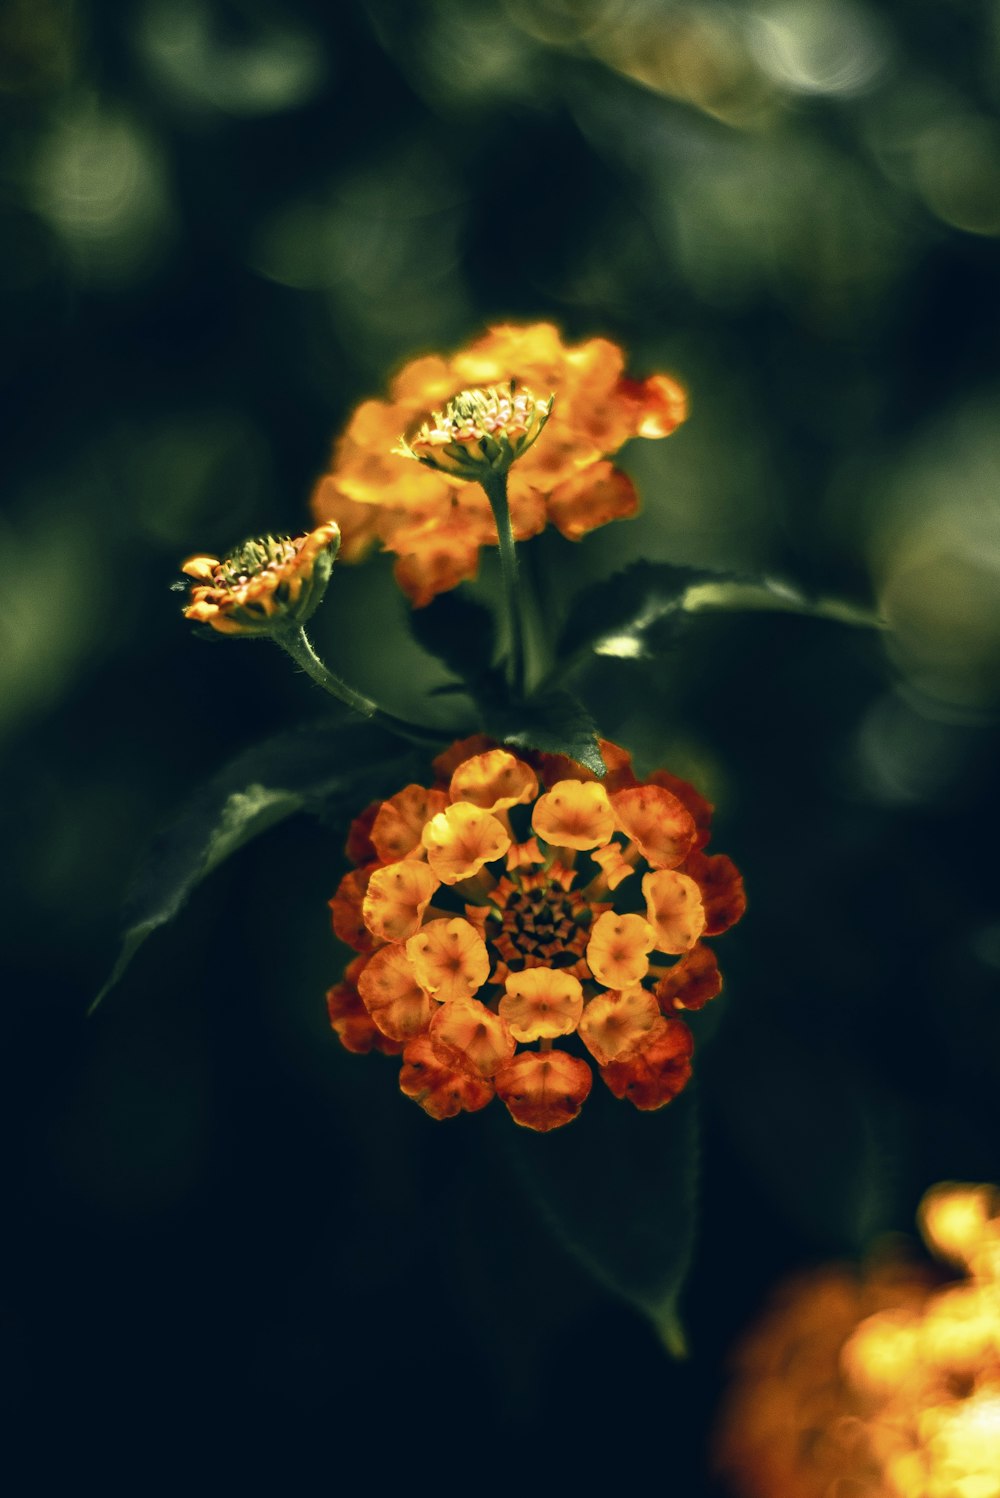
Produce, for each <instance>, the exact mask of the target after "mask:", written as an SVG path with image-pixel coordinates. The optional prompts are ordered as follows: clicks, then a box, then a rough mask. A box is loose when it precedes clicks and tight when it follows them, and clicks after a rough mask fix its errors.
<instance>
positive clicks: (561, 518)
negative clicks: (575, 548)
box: [549, 462, 639, 541]
mask: <svg viewBox="0 0 1000 1498" xmlns="http://www.w3.org/2000/svg"><path fill="white" fill-rule="evenodd" d="M638 509H639V496H638V494H637V493H636V491H635V485H634V484H633V482H632V480H631V479H630V478H629V476H628V474H626V473H622V471H621V469H620V468H615V467H614V465H613V464H611V463H607V462H602V463H592V464H591V465H590V466H589V467H588V468H584V469H583V470H582V472H580V473H575V474H574V475H573V477H572V478H569V479H565V480H564V481H563V482H562V483H561V484H558V485H557V486H556V488H555V489H554V490H553V491H552V493H551V494H550V495H549V519H550V520H551V521H552V524H553V525H555V526H556V527H557V528H558V529H559V530H561V531H562V533H563V535H564V536H565V537H566V538H567V540H570V541H579V540H580V537H581V536H585V535H587V533H588V531H592V530H596V529H597V527H598V526H599V525H607V523H608V521H609V520H628V519H629V518H630V517H631V516H632V515H635V514H636V513H637V511H638Z"/></svg>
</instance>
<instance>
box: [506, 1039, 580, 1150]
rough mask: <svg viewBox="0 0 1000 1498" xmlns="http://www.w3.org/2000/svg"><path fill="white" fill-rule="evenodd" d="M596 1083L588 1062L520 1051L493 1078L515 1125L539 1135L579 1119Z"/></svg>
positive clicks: (550, 1053)
mask: <svg viewBox="0 0 1000 1498" xmlns="http://www.w3.org/2000/svg"><path fill="white" fill-rule="evenodd" d="M593 1080H594V1079H593V1075H592V1073H591V1070H590V1067H589V1066H588V1065H587V1063H586V1061H581V1060H580V1058H579V1057H578V1056H571V1055H570V1054H569V1052H568V1051H556V1050H552V1051H520V1052H519V1053H518V1054H517V1055H516V1056H515V1057H514V1059H513V1060H512V1061H508V1063H507V1065H506V1066H504V1067H502V1068H501V1069H500V1071H498V1072H497V1074H496V1077H495V1078H494V1081H495V1082H496V1089H497V1097H498V1098H500V1100H501V1102H503V1103H505V1104H506V1106H507V1109H508V1111H509V1113H510V1116H511V1117H512V1118H513V1120H514V1122H515V1123H519V1124H521V1125H522V1127H523V1128H526V1129H535V1130H536V1131H537V1132H538V1133H540V1134H547V1133H548V1132H549V1130H550V1129H559V1128H561V1127H562V1126H563V1124H568V1123H571V1122H572V1120H573V1119H574V1118H576V1116H577V1114H578V1113H579V1111H580V1109H581V1108H582V1107H583V1105H584V1103H585V1102H586V1101H587V1098H588V1096H589V1094H590V1089H591V1086H592V1084H593Z"/></svg>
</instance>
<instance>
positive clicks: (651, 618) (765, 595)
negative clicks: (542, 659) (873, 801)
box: [558, 561, 883, 669]
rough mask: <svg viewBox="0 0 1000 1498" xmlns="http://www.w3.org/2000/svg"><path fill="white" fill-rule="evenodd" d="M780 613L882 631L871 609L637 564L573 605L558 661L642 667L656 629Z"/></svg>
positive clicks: (772, 585) (773, 584) (776, 583)
mask: <svg viewBox="0 0 1000 1498" xmlns="http://www.w3.org/2000/svg"><path fill="white" fill-rule="evenodd" d="M712 609H715V610H732V611H740V610H760V609H769V610H777V611H779V612H783V613H795V614H806V615H810V616H813V617H815V618H820V619H830V620H833V621H836V622H838V623H841V624H851V625H856V626H862V627H866V628H880V627H883V622H882V621H881V620H880V619H879V617H878V616H877V615H876V614H875V613H874V612H873V611H872V610H870V609H866V608H864V607H862V606H861V605H858V604H853V603H850V602H847V601H846V600H843V599H836V598H813V597H810V596H809V595H808V594H807V593H805V592H804V591H803V590H802V589H800V588H796V587H794V586H793V585H792V584H790V583H787V582H783V581H781V580H780V579H777V578H769V577H742V576H737V575H736V574H734V573H726V572H714V571H710V570H708V569H706V568H699V567H675V566H674V565H673V564H672V563H670V562H642V561H640V562H633V563H632V564H631V565H630V566H628V567H626V568H624V570H623V571H621V572H618V573H615V575H614V576H613V577H609V578H605V579H604V580H603V581H602V582H598V583H594V584H592V585H591V586H590V587H587V588H584V589H583V591H582V592H581V593H579V594H578V595H577V597H576V598H575V599H574V600H573V604H572V607H571V609H570V613H569V617H568V618H567V620H566V623H565V625H564V626H563V630H562V633H561V635H560V640H559V647H558V654H559V656H560V657H561V658H562V659H563V662H564V666H563V669H567V665H566V662H567V660H569V661H571V662H575V661H576V660H578V659H580V658H581V657H585V656H586V655H588V654H594V655H607V656H616V657H618V658H619V659H622V660H635V659H639V658H641V657H643V656H645V655H648V654H649V653H650V648H649V645H650V641H649V636H650V633H651V631H652V630H653V628H654V626H656V625H661V626H662V624H663V623H664V622H665V621H669V620H671V619H673V620H675V621H676V622H677V623H681V622H683V620H684V618H685V617H686V616H688V615H691V614H695V613H702V612H705V611H708V610H712Z"/></svg>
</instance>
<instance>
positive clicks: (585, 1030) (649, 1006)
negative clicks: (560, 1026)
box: [580, 987, 660, 1066]
mask: <svg viewBox="0 0 1000 1498" xmlns="http://www.w3.org/2000/svg"><path fill="white" fill-rule="evenodd" d="M659 1020H660V1006H659V1004H658V1003H657V1002H656V999H655V998H654V997H653V995H652V994H651V993H649V992H648V991H647V990H646V989H645V988H638V987H636V988H626V989H624V990H622V991H621V992H611V993H599V994H598V995H597V997H596V999H591V1001H590V1003H589V1004H588V1005H587V1007H586V1009H585V1010H584V1011H583V1018H582V1019H581V1021H580V1039H581V1040H582V1041H583V1043H584V1045H585V1046H586V1047H587V1050H588V1051H589V1052H590V1054H591V1055H592V1056H593V1058H594V1060H595V1061H597V1062H598V1063H599V1065H601V1066H606V1065H607V1063H608V1062H609V1061H618V1060H621V1059H623V1058H624V1057H627V1056H628V1055H629V1054H630V1053H631V1052H633V1051H635V1050H637V1049H638V1048H639V1047H640V1046H642V1045H644V1044H645V1042H646V1041H647V1040H648V1039H649V1038H650V1032H651V1030H652V1029H653V1027H654V1026H655V1025H657V1024H658V1023H659Z"/></svg>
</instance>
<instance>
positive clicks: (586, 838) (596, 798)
mask: <svg viewBox="0 0 1000 1498" xmlns="http://www.w3.org/2000/svg"><path fill="white" fill-rule="evenodd" d="M531 825H532V828H533V829H534V831H535V832H536V833H537V834H538V836H539V837H541V838H544V839H545V841H546V842H547V843H551V844H552V845H553V846H554V847H556V848H580V849H588V848H598V847H600V846H601V844H603V843H606V842H607V841H608V840H609V838H610V837H611V834H612V832H614V830H615V818H614V813H613V812H612V810H611V803H610V802H609V800H608V793H607V791H606V790H605V789H604V787H603V785H601V783H600V782H599V781H597V780H591V781H584V780H557V781H556V783H555V785H554V786H553V787H552V789H551V790H550V791H546V792H545V794H544V795H543V796H539V798H538V800H537V801H536V803H535V809H534V811H533V812H532V814H531Z"/></svg>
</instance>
